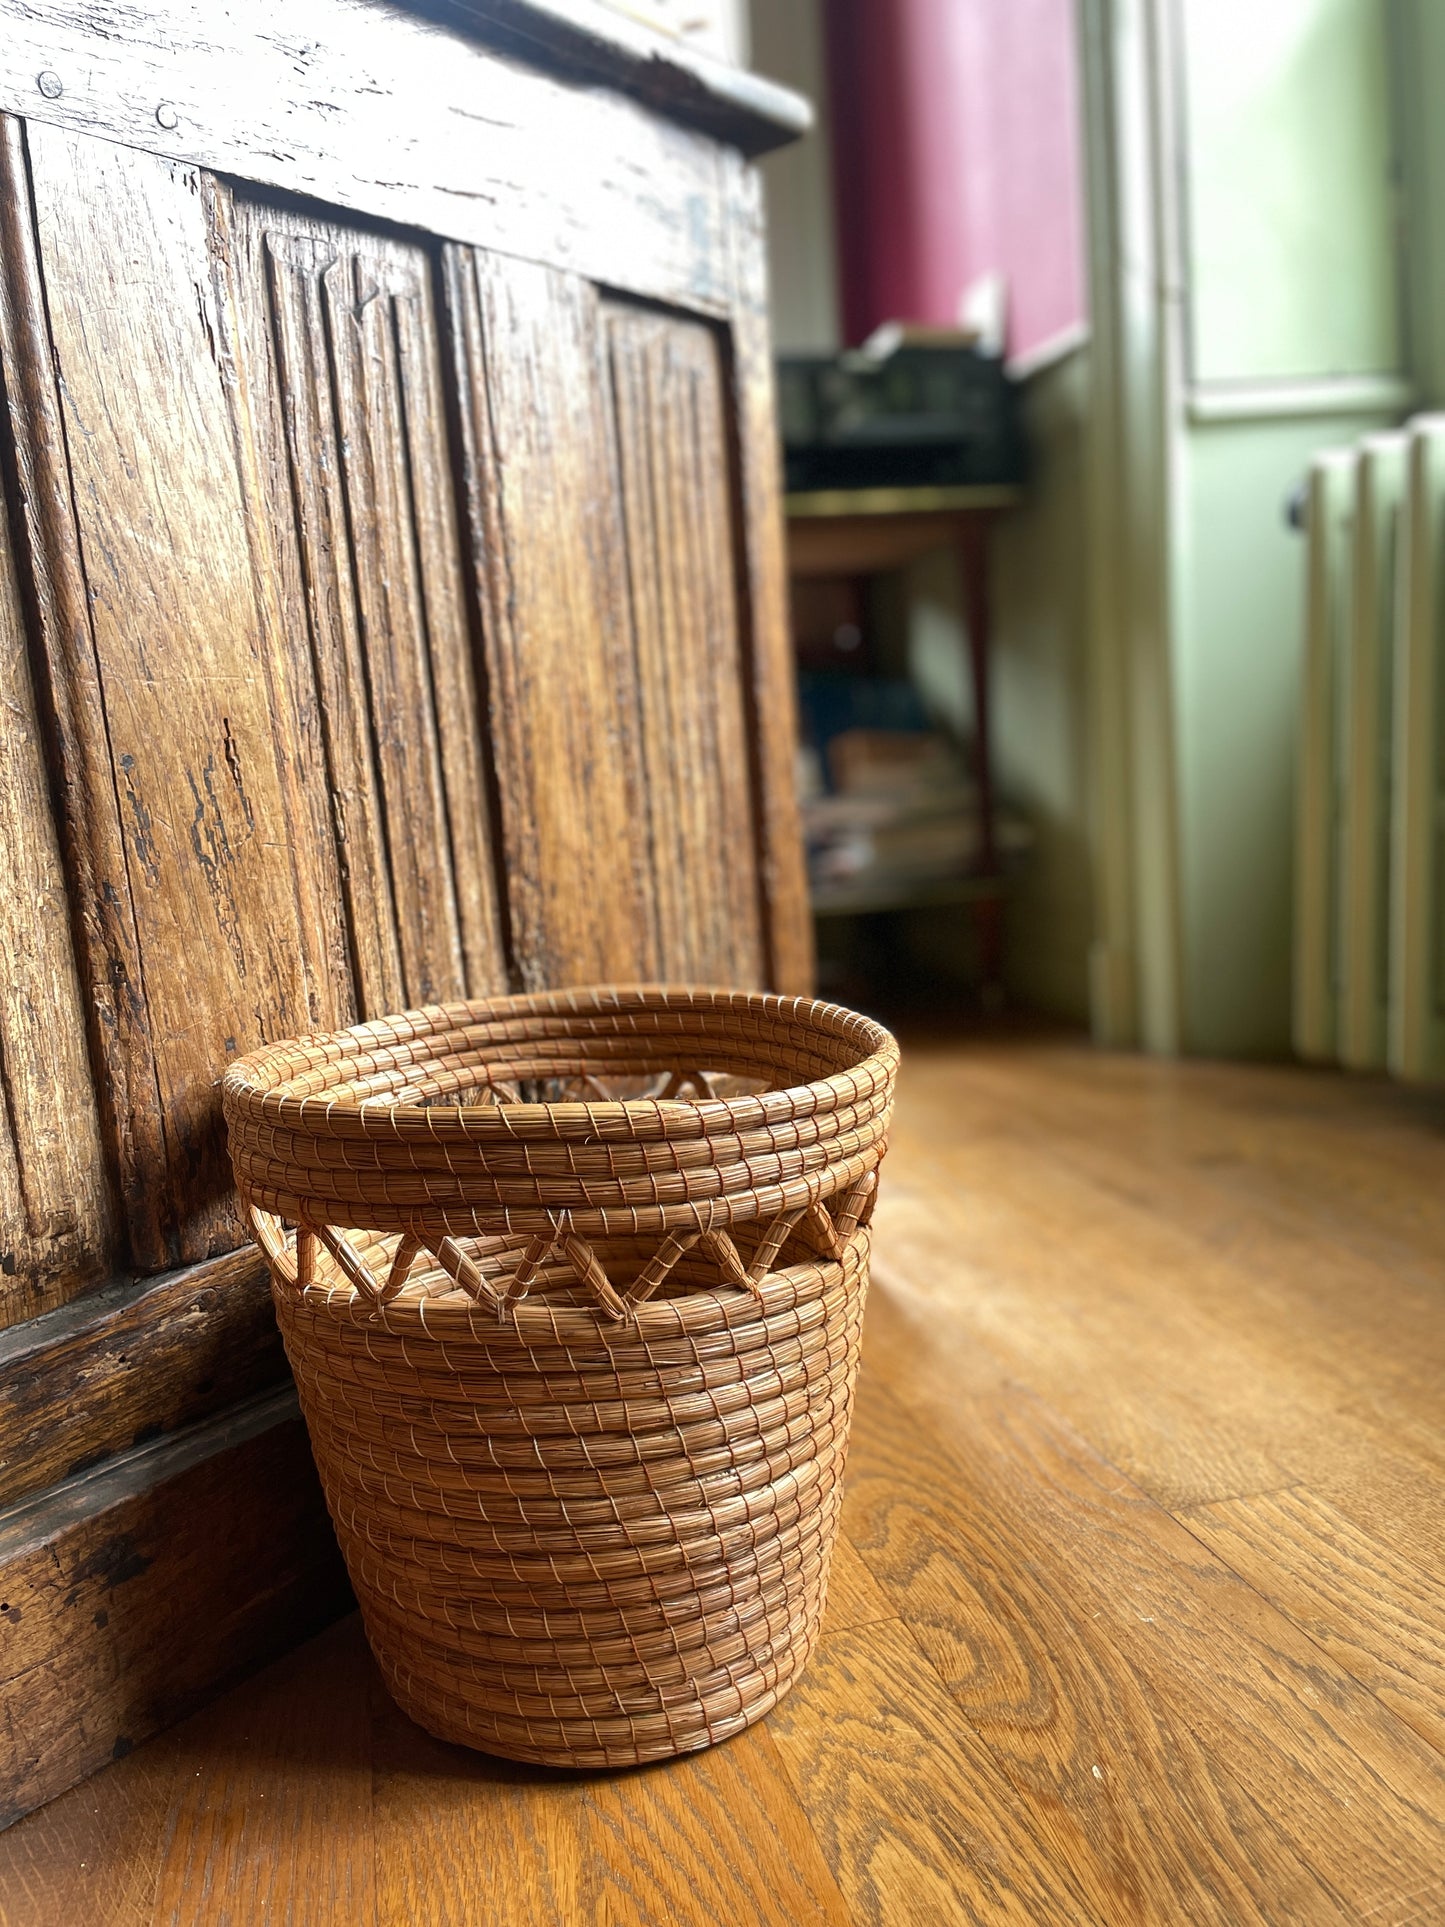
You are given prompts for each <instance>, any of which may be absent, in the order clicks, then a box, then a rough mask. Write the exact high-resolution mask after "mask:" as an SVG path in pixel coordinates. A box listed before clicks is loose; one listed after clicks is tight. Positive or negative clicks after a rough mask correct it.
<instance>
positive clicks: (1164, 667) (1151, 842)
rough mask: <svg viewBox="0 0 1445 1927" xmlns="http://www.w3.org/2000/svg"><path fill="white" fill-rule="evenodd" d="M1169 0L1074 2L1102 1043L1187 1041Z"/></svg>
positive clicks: (1097, 1024)
mask: <svg viewBox="0 0 1445 1927" xmlns="http://www.w3.org/2000/svg"><path fill="white" fill-rule="evenodd" d="M1169 15H1170V10H1169V8H1168V6H1167V5H1166V4H1165V0H1079V12H1078V20H1079V29H1080V39H1081V51H1082V68H1083V79H1084V102H1085V109H1084V129H1085V162H1086V182H1087V197H1088V212H1089V223H1088V224H1089V280H1090V304H1091V309H1092V318H1093V328H1092V348H1091V354H1090V380H1091V391H1092V406H1091V409H1090V418H1089V430H1088V457H1087V459H1088V463H1089V471H1090V488H1089V501H1088V528H1087V543H1088V565H1089V671H1088V686H1089V707H1090V736H1091V758H1090V761H1091V788H1092V791H1093V805H1094V825H1095V851H1096V875H1095V882H1096V903H1097V905H1098V909H1097V913H1096V933H1095V943H1094V957H1093V968H1092V970H1091V985H1092V995H1093V1013H1092V1015H1093V1028H1094V1034H1095V1036H1096V1037H1097V1038H1098V1039H1099V1041H1100V1042H1103V1043H1110V1044H1135V1043H1137V1044H1142V1045H1143V1046H1144V1047H1145V1048H1146V1049H1148V1050H1153V1051H1158V1052H1161V1053H1172V1052H1177V1051H1178V1050H1179V1049H1180V1047H1181V1044H1182V1042H1183V1037H1182V1029H1183V994H1182V970H1183V965H1182V948H1183V946H1182V941H1181V932H1180V917H1181V911H1180V900H1181V884H1180V853H1179V830H1178V811H1179V800H1178V789H1177V781H1176V743H1175V720H1174V691H1173V654H1174V636H1175V632H1176V628H1177V617H1176V603H1177V598H1178V584H1177V582H1176V579H1175V557H1176V555H1177V554H1178V552H1179V540H1178V523H1179V514H1180V509H1179V475H1178V463H1179V449H1178V440H1179V438H1178V435H1177V433H1176V429H1177V425H1178V424H1179V423H1180V421H1181V420H1182V414H1183V376H1182V370H1183V327H1182V317H1181V313H1180V305H1181V298H1182V297H1181V287H1182V281H1181V275H1180V262H1179V233H1178V209H1177V205H1176V200H1175V196H1174V193H1173V184H1174V171H1173V166H1172V159H1173V156H1174V154H1175V151H1176V142H1175V135H1174V124H1173V122H1174V112H1173V109H1174V99H1173V86H1172V81H1171V50H1170V45H1169V26H1170V17H1169Z"/></svg>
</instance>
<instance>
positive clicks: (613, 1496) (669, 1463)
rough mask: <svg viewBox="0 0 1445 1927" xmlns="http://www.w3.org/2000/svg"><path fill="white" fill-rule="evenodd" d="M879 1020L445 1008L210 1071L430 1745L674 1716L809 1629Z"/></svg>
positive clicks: (780, 1004) (709, 1731)
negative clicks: (216, 1077) (217, 1078)
mask: <svg viewBox="0 0 1445 1927" xmlns="http://www.w3.org/2000/svg"><path fill="white" fill-rule="evenodd" d="M897 1061H898V1051H897V1046H896V1044H895V1043H894V1041H893V1039H892V1038H891V1037H890V1036H889V1034H888V1033H887V1032H886V1031H885V1030H883V1029H881V1028H880V1027H879V1026H878V1025H876V1024H874V1023H871V1022H869V1021H868V1020H867V1019H866V1018H862V1017H859V1016H856V1015H854V1014H852V1013H851V1012H848V1011H845V1010H841V1009H839V1008H838V1007H836V1006H834V1005H830V1004H823V1003H815V1002H810V1001H808V1000H806V999H794V998H782V997H774V996H764V995H761V994H745V993H737V994H728V993H712V992H702V991H676V990H666V989H637V990H631V989H625V990H598V991H582V990H578V991H566V992H553V993H548V994H543V995H538V996H530V997H515V998H498V999H495V1000H492V1001H489V1002H479V1003H471V1004H452V1005H448V1006H446V1007H443V1008H435V1009H429V1010H422V1011H414V1012H411V1013H410V1014H408V1015H407V1016H404V1017H398V1018H394V1019H391V1020H388V1021H384V1022H378V1023H370V1024H363V1025H360V1026H358V1027H356V1028H355V1029H352V1030H348V1031H342V1032H338V1033H336V1034H334V1035H331V1036H325V1037H311V1038H306V1039H303V1040H301V1041H300V1042H294V1043H285V1044H278V1045H274V1046H271V1047H269V1048H267V1049H265V1050H261V1051H258V1052H256V1053H254V1054H253V1055H251V1056H250V1057H248V1058H245V1059H243V1060H241V1061H239V1062H238V1063H236V1064H234V1065H232V1066H231V1068H230V1070H229V1071H228V1073H227V1075H226V1078H225V1084H224V1099H225V1111H226V1119H227V1123H228V1126H229V1129H230V1143H231V1156H232V1162H233V1165H234V1168H235V1173H236V1181H237V1184H238V1186H239V1190H240V1195H241V1200H242V1204H243V1206H244V1208H245V1209H246V1211H247V1212H248V1214H249V1218H250V1223H251V1226H252V1229H253V1231H254V1233H255V1236H256V1239H257V1242H258V1243H259V1244H260V1246H261V1248H262V1250H263V1251H264V1252H265V1254H266V1258H267V1261H268V1264H269V1267H270V1272H271V1281H272V1290H273V1294H274V1297H275V1301H276V1307H277V1313H278V1316H279V1319H280V1324H281V1330H282V1334H283V1336H284V1338H285V1342H286V1349H287V1353H288V1355H289V1357H290V1360H291V1364H292V1367H293V1369H294V1371H295V1374H296V1381H297V1385H298V1387H299V1389H300V1395H301V1404H302V1409H303V1412H304V1414H305V1418H306V1423H307V1428H308V1430H309V1432H310V1437H311V1443H312V1448H313V1451H314V1453H315V1456H316V1461H317V1465H318V1467H319V1469H320V1473H321V1478H322V1483H323V1485H324V1487H325V1490H326V1496H327V1502H328V1504H329V1506H330V1508H331V1514H332V1518H333V1520H334V1521H335V1524H336V1529H337V1533H338V1535H339V1537H340V1540H341V1546H342V1550H343V1552H344V1554H345V1556H346V1562H347V1566H348V1568H349V1571H350V1574H351V1578H352V1582H353V1585H354V1586H355V1589H356V1593H357V1596H358V1598H359V1600H360V1602H361V1609H362V1614H363V1617H364V1619H365V1623H366V1629H367V1634H368V1637H369V1639H370V1641H371V1645H372V1648H373V1650H374V1652H375V1654H376V1657H377V1660H378V1662H379V1664H380V1666H381V1669H382V1673H383V1675H384V1677H385V1679H386V1681H387V1684H388V1686H389V1687H390V1689H391V1691H392V1692H393V1694H394V1695H395V1697H396V1698H397V1700H398V1701H399V1702H400V1704H401V1705H402V1706H403V1708H404V1709H405V1710H406V1711H407V1712H408V1713H410V1714H411V1715H412V1717H413V1718H415V1719H416V1720H418V1721H419V1722H420V1723H421V1724H422V1725H423V1726H425V1727H426V1728H428V1729H429V1730H430V1731H431V1732H432V1733H434V1734H437V1735H438V1736H440V1737H441V1738H443V1739H448V1740H455V1741H460V1742H463V1743H464V1744H467V1745H471V1746H476V1747H481V1748H484V1749H486V1750H487V1751H489V1752H494V1753H501V1754H505V1755H508V1756H510V1757H512V1758H514V1759H520V1760H531V1761H538V1762H543V1763H546V1764H549V1765H554V1766H575V1767H604V1766H619V1765H628V1764H633V1763H636V1762H640V1761H644V1760H653V1759H661V1758H665V1757H667V1756H669V1755H672V1754H676V1753H683V1752H688V1751H690V1750H692V1749H695V1748H698V1747H703V1746H709V1745H711V1744H713V1743H715V1742H716V1741H718V1740H722V1739H725V1738H726V1737H727V1736H728V1735H729V1734H731V1733H734V1732H737V1731H738V1730H740V1729H741V1728H742V1727H744V1726H747V1725H749V1724H750V1723H751V1722H752V1721H753V1720H756V1719H758V1718H760V1717H761V1716H762V1715H763V1714H764V1713H766V1712H767V1711H768V1709H769V1708H770V1707H771V1706H772V1705H773V1704H774V1703H775V1702H776V1700H777V1699H778V1698H779V1697H780V1695H781V1694H782V1693H783V1692H784V1691H785V1690H786V1689H787V1687H788V1686H789V1685H790V1684H791V1682H792V1681H793V1680H794V1679H795V1678H796V1677H797V1674H798V1673H799V1671H800V1670H801V1668H802V1666H803V1665H804V1663H805V1662H806V1660H807V1658H808V1655H809V1653H810V1651H811V1650H812V1647H813V1643H814V1641H815V1639H816V1636H817V1631H818V1625H819V1621H820V1618H821V1616H822V1609H823V1600H824V1593H825V1589H826V1586H827V1578H828V1567H829V1561H830V1557H831V1553H832V1547H833V1541H834V1538H835V1535H836V1529H837V1522H838V1511H839V1506H840V1503H841V1497H842V1489H841V1478H842V1471H843V1459H844V1454H845V1452H846V1449H847V1443H848V1422H849V1416H850V1410H851V1403H852V1395H853V1385H854V1378H855V1375H856V1370H857V1361H858V1345H859V1337H860V1330H861V1324H862V1317H863V1302H864V1296H865V1293H866V1290H867V1278H868V1248H869V1247H868V1231H867V1224H868V1220H869V1218H870V1216H871V1211H872V1205H873V1201H874V1198H875V1196H876V1187H877V1172H878V1166H879V1163H880V1161H881V1160H882V1157H883V1153H884V1149H885V1147H886V1142H887V1130H888V1121H889V1114H890V1110H891V1106H892V1101H893V1087H894V1080H895V1074H896V1069H897Z"/></svg>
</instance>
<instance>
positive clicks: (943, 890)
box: [786, 483, 1022, 997]
mask: <svg viewBox="0 0 1445 1927" xmlns="http://www.w3.org/2000/svg"><path fill="white" fill-rule="evenodd" d="M1021 499H1022V490H1021V488H1019V487H1018V486H1017V485H1015V484H1010V483H996V484H993V485H989V484H986V483H979V484H976V485H966V484H965V485H959V486H953V487H941V488H940V487H934V488H876V489H852V490H849V489H833V490H819V491H811V492H806V493H802V492H800V493H797V494H789V495H788V497H787V499H786V508H787V516H788V568H789V572H790V574H791V576H792V579H793V584H794V598H795V602H796V601H798V600H799V593H800V585H801V584H804V583H809V582H829V581H834V582H837V581H842V582H844V583H846V584H849V585H850V586H851V588H852V591H853V593H854V595H855V596H857V597H858V600H859V601H860V603H861V600H862V597H861V595H859V594H858V589H859V585H860V584H861V582H862V581H863V579H864V578H866V577H868V576H871V575H875V574H880V573H883V572H885V571H890V570H897V569H900V568H902V567H904V566H905V565H906V564H907V563H909V562H911V561H913V560H915V559H917V558H918V557H920V556H924V555H927V554H928V553H929V552H930V551H932V550H935V549H938V548H944V547H951V548H953V549H954V550H955V551H956V553H957V556H958V562H959V570H960V575H961V579H962V583H963V591H964V610H965V629H964V637H965V641H966V645H967V649H968V660H969V678H970V684H971V688H972V695H973V719H974V729H973V736H972V739H971V741H970V744H969V750H970V755H969V771H968V774H969V777H970V778H971V785H970V787H969V788H968V789H967V790H963V789H961V788H955V790H954V791H952V792H947V793H945V794H944V795H943V796H942V797H939V798H937V800H936V801H935V802H934V803H933V806H932V807H931V809H927V810H921V809H919V808H917V807H916V806H915V808H914V811H913V815H914V820H915V822H916V823H918V824H919V825H920V827H922V825H923V824H924V823H925V822H928V823H934V822H936V820H937V817H938V815H939V814H940V812H941V811H942V812H950V813H951V815H952V818H953V820H954V822H955V824H956V825H957V828H958V831H959V834H958V835H957V836H955V837H954V838H948V837H947V836H945V837H944V838H943V839H941V840H940V839H939V838H938V837H937V836H935V837H934V838H933V839H932V848H931V849H925V851H924V852H923V860H922V861H921V863H920V862H919V861H916V860H915V861H914V862H913V863H911V864H910V863H908V862H907V861H906V860H905V861H902V862H900V861H897V860H895V861H894V862H893V863H891V864H890V863H889V861H888V859H887V856H886V854H884V855H883V856H881V857H880V856H878V855H877V854H876V850H875V853H873V855H872V860H865V861H863V862H861V863H860V864H859V866H858V868H857V869H856V870H855V872H854V873H853V874H852V875H848V874H843V875H833V876H831V877H830V876H827V875H821V876H820V875H818V874H816V873H815V875H814V879H813V883H812V905H813V912H814V915H815V916H868V915H880V914H888V913H890V912H893V911H897V910H905V909H921V908H929V907H933V906H939V905H947V904H953V903H968V904H970V905H972V906H973V908H974V912H975V916H976V919H977V925H978V931H979V950H980V957H979V966H980V978H981V983H982V988H983V991H984V994H985V996H987V997H995V996H997V994H998V990H999V986H1000V982H1001V976H1002V936H1003V924H1002V907H1003V905H1002V895H1003V890H1004V887H1005V878H1004V872H1003V868H1002V864H1001V850H1000V847H999V838H998V833H997V823H996V808H995V796H994V784H993V768H992V756H991V747H990V703H989V650H990V646H991V639H992V617H991V610H990V597H989V572H988V544H989V534H990V530H991V527H992V524H993V521H994V518H995V517H996V516H998V515H999V514H1000V513H1002V512H1003V511H1005V510H1006V509H1008V508H1010V507H1012V506H1014V505H1015V504H1016V503H1017V502H1018V501H1020V500H1021ZM860 641H861V638H860ZM857 647H858V645H854V648H855V649H856V648H857ZM848 653H850V654H851V653H852V651H851V650H850V651H849V652H848ZM805 708H806V699H805ZM913 733H914V734H915V736H916V737H917V738H918V740H919V742H920V747H922V746H923V744H924V738H925V732H924V731H923V730H921V729H920V730H917V731H915V732H913ZM835 741H836V739H835ZM930 746H931V745H930ZM832 774H833V778H834V782H835V785H836V784H837V772H836V771H835V772H832ZM907 780H908V779H907V774H906V773H905V776H904V784H905V785H906V784H907ZM875 793H876V791H875ZM822 808H824V809H826V802H825V803H823V804H822ZM804 815H805V823H806V822H807V820H808V799H807V797H806V794H805V801H804ZM915 841H917V839H915ZM875 844H876V839H875Z"/></svg>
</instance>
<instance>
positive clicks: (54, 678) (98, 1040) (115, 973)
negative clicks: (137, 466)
mask: <svg viewBox="0 0 1445 1927" xmlns="http://www.w3.org/2000/svg"><path fill="white" fill-rule="evenodd" d="M0 361H3V366H4V377H5V398H6V402H7V408H8V414H9V427H10V431H11V438H12V443H13V448H14V459H15V480H16V486H17V501H16V510H17V515H16V522H15V528H14V535H15V545H16V560H17V563H18V564H20V565H21V566H22V567H23V570H24V573H25V574H26V576H27V577H28V581H29V586H30V591H31V595H30V604H31V614H32V618H33V620H34V622H35V625H36V628H37V631H38V637H37V640H38V643H39V645H40V649H41V652H42V653H43V655H44V657H45V658H46V659H47V660H48V663H49V665H50V676H49V689H48V692H47V693H48V696H49V710H50V715H51V719H52V727H53V730H54V734H55V737H56V749H57V753H56V757H55V774H56V777H57V784H58V794H59V800H60V803H61V820H62V830H63V831H64V832H66V834H65V838H64V853H65V861H66V869H67V874H68V881H69V888H70V898H71V910H72V928H73V929H75V930H76V931H77V932H78V933H79V934H80V937H81V956H80V960H79V961H80V965H81V968H82V971H83V979H82V990H83V996H84V1000H85V1007H86V1021H87V1023H88V1025H89V1029H90V1037H91V1044H92V1050H93V1059H94V1063H95V1065H96V1069H97V1073H98V1077H97V1084H98V1095H99V1098H100V1103H101V1114H102V1118H103V1120H104V1125H105V1130H106V1135H107V1137H108V1139H109V1141H110V1143H111V1145H112V1147H113V1150H114V1153H115V1160H116V1164H117V1167H118V1176H119V1180H120V1186H121V1197H122V1204H123V1210H124V1217H125V1220H126V1222H127V1223H128V1225H129V1227H130V1230H131V1234H132V1237H133V1240H134V1242H135V1244H136V1247H137V1249H139V1250H144V1251H146V1252H149V1253H156V1252H159V1251H161V1250H163V1249H164V1247H165V1229H164V1227H165V1220H166V1210H165V1195H164V1186H163V1185H162V1184H159V1183H157V1181H156V1174H157V1173H158V1172H161V1171H163V1170H164V1148H163V1144H164V1140H163V1134H162V1125H161V1105H160V1093H159V1092H158V1090H157V1088H156V1077H155V1064H154V1061H153V1058H152V1054H151V1047H150V1037H149V1034H148V1031H147V1027H146V1022H145V1003H144V991H143V988H142V982H141V966H140V942H139V938H138V935H137V931H136V922H135V914H134V911H133V909H132V906H131V899H130V888H129V884H128V882H127V877H126V847H125V840H124V836H123V834H122V829H121V822H120V812H119V808H118V805H117V798H116V788H115V776H114V772H113V770H112V768H111V762H110V750H109V745H108V743H107V741H106V727H105V709H104V703H103V699H102V694H101V686H100V677H99V673H98V669H97V664H96V659H95V647H94V642H93V639H92V636H91V632H90V611H89V598H88V592H87V586H86V581H85V571H84V567H83V564H82V560H81V553H80V536H79V531H78V530H77V527H76V521H75V514H74V507H73V502H72V496H71V487H70V471H69V467H68V464H67V459H66V449H65V430H64V427H63V424H62V421H61V411H60V397H59V394H58V392H57V389H56V381H55V369H54V365H53V361H52V354H51V342H50V334H49V328H48V325H47V321H46V315H45V291H44V288H43V286H42V283H41V276H40V262H39V256H38V253H37V249H36V240H35V230H34V227H33V225H32V222H31V219H30V177H29V171H28V166H27V162H26V156H25V136H24V130H23V128H22V127H21V125H20V123H19V122H17V121H14V120H11V119H10V118H8V117H7V116H3V115H0ZM22 551H23V557H22ZM26 1101H27V1103H28V1102H31V1101H34V1100H33V1099H31V1098H29V1097H27V1100H26ZM82 1128H83V1126H82Z"/></svg>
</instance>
